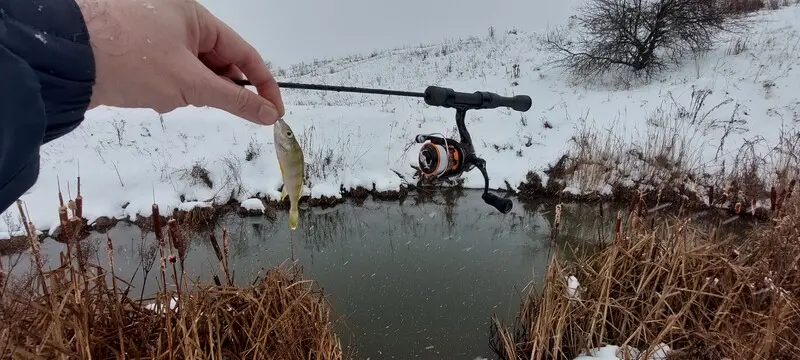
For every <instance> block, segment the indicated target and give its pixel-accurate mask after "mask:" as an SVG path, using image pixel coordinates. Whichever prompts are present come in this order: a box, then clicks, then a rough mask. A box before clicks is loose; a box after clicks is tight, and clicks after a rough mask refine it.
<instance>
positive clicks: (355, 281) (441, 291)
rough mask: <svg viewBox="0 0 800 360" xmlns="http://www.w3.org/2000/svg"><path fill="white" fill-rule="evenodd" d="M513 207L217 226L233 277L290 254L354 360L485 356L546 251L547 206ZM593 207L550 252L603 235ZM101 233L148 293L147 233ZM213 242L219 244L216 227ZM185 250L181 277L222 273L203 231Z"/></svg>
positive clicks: (455, 203) (418, 208)
mask: <svg viewBox="0 0 800 360" xmlns="http://www.w3.org/2000/svg"><path fill="white" fill-rule="evenodd" d="M459 196H463V197H459ZM514 201H515V207H514V210H512V212H511V213H509V214H505V215H503V214H500V213H498V212H497V211H496V210H494V209H493V208H491V207H490V206H488V205H486V204H485V203H484V202H483V201H482V200H481V199H480V192H470V191H465V192H463V195H462V194H459V193H456V192H453V193H445V194H443V195H429V196H426V197H419V198H414V199H410V201H409V200H407V201H405V202H404V203H403V204H402V205H400V204H398V203H396V202H387V203H382V202H373V201H365V202H364V203H363V205H361V206H353V205H340V206H337V207H334V208H330V209H318V208H315V209H304V210H302V211H301V218H300V222H299V224H300V226H299V227H298V229H297V230H296V231H290V230H289V229H288V219H287V216H286V213H285V212H280V211H279V212H278V214H277V217H276V218H275V220H274V221H273V220H269V219H266V218H261V217H255V218H240V217H239V216H237V215H235V214H229V215H226V216H224V217H223V218H222V223H223V224H224V226H225V228H226V229H227V230H228V232H229V235H230V240H231V248H230V251H231V259H230V265H231V267H232V270H233V271H234V274H235V280H236V282H237V283H240V284H245V283H250V282H252V281H253V280H254V279H255V278H256V277H257V276H258V275H259V273H260V272H262V270H263V269H264V268H268V267H272V266H275V265H277V264H279V263H281V262H284V261H286V260H287V259H295V261H297V263H298V264H299V265H302V266H303V267H304V270H305V272H306V275H307V276H309V277H310V278H312V279H314V280H316V281H317V282H318V283H319V284H320V285H321V286H323V287H324V289H325V292H326V293H327V294H328V296H329V299H330V301H331V302H332V304H333V306H334V310H335V311H336V312H337V314H338V315H339V316H340V318H339V320H340V322H339V324H338V325H339V331H340V333H341V334H342V336H343V341H344V342H345V345H348V344H350V345H354V346H355V347H356V350H357V351H358V356H357V358H359V359H366V358H371V359H384V358H386V359H393V358H394V359H412V358H413V359H442V358H448V359H450V358H464V359H474V358H475V357H478V356H483V357H490V356H491V355H492V353H491V351H490V349H489V348H488V338H489V320H490V316H491V315H492V314H497V315H498V316H501V317H505V318H512V317H513V316H514V315H515V313H516V311H517V310H518V306H519V301H520V296H519V292H520V291H522V289H523V288H524V287H526V286H527V285H528V284H529V282H530V281H531V279H533V278H534V277H536V278H541V276H542V275H543V274H544V270H545V266H546V263H547V259H548V253H549V252H550V251H551V246H552V245H553V244H551V240H550V229H551V227H552V226H553V221H554V211H553V209H554V207H555V204H544V203H542V204H539V205H532V206H525V207H523V206H522V204H520V203H517V202H516V200H514ZM597 212H598V210H597V208H596V207H591V206H578V205H569V206H567V205H565V206H564V207H563V208H562V224H561V230H560V236H559V238H558V239H557V241H556V242H555V244H556V246H559V247H563V246H564V245H565V244H572V245H575V244H577V243H580V242H581V241H582V240H583V239H586V238H589V239H594V238H597V231H596V229H594V227H596V226H597V225H598V224H600V223H601V222H602V224H603V225H604V226H606V228H607V229H610V226H611V224H613V221H614V217H613V216H606V217H604V218H603V219H602V221H601V220H600V219H597ZM608 213H612V212H610V211H609V212H608ZM613 213H614V214H616V212H613ZM108 235H109V236H111V237H112V239H113V240H114V244H115V249H114V250H115V253H116V255H115V260H116V265H117V268H118V269H116V271H117V274H122V275H121V276H122V277H123V278H129V277H131V276H133V274H135V277H134V278H133V279H132V284H133V285H134V286H135V288H134V289H132V291H131V293H132V294H136V295H137V296H138V295H139V293H140V292H141V293H143V294H144V296H145V297H147V296H149V295H150V294H152V293H153V292H155V291H156V290H157V284H156V278H158V277H160V275H159V269H158V266H157V262H156V266H155V267H154V268H153V269H152V271H150V272H149V273H148V274H147V278H146V279H147V280H146V281H144V280H145V278H144V273H145V272H144V271H142V269H140V268H139V264H140V261H139V259H140V257H141V256H140V254H141V253H143V252H144V253H146V252H147V249H148V248H149V246H152V244H154V242H155V237H154V234H153V233H152V232H142V231H140V230H139V229H138V228H137V227H135V226H133V225H128V224H120V225H118V226H117V227H115V228H114V229H111V230H110V231H109V232H108ZM216 235H217V238H218V239H221V229H218V231H217V232H216ZM104 242H105V235H103V234H92V235H91V236H90V238H89V239H88V240H87V243H88V244H90V245H91V246H90V247H94V249H93V251H92V255H91V260H90V261H92V262H96V263H99V264H101V265H103V266H107V259H106V256H105V244H104ZM190 244H191V245H190V247H189V251H188V258H187V260H186V272H187V273H188V274H190V275H191V277H192V278H193V279H195V280H197V279H199V280H202V281H206V282H208V281H211V278H212V275H213V274H219V272H220V271H219V269H218V265H217V263H216V260H215V256H214V255H213V254H214V251H213V248H212V247H211V245H210V242H209V240H208V234H205V235H198V234H194V235H192V238H191V240H190ZM97 248H100V250H99V251H97ZM42 249H43V251H44V252H45V253H46V254H48V258H49V259H50V260H51V261H53V260H57V259H58V252H59V251H64V246H63V244H60V243H57V242H55V241H45V242H44V243H43V244H42ZM22 263H26V262H25V261H23V262H22ZM143 282H144V283H145V286H144V288H142V283H143Z"/></svg>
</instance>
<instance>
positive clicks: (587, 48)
mask: <svg viewBox="0 0 800 360" xmlns="http://www.w3.org/2000/svg"><path fill="white" fill-rule="evenodd" d="M733 20H734V18H733V17H731V14H730V12H729V11H727V8H726V7H725V6H722V5H719V4H717V3H716V2H713V1H707V0H591V1H590V2H588V3H587V4H586V5H584V6H583V7H582V9H581V10H580V13H579V15H578V16H577V18H576V21H577V26H578V27H579V29H578V30H577V31H576V30H565V29H556V30H554V31H551V32H549V33H548V34H547V35H546V36H545V37H544V38H543V39H542V41H541V44H542V46H543V47H544V49H545V50H548V51H552V52H554V53H555V54H557V57H556V59H555V60H554V63H555V64H558V65H560V66H563V67H565V68H566V69H568V70H569V71H570V72H572V73H573V74H574V75H576V76H580V77H596V76H601V75H604V74H606V73H608V72H609V71H612V70H618V69H628V70H632V71H633V73H637V74H642V73H643V74H644V75H646V76H649V75H652V74H654V73H655V72H657V71H659V70H661V69H664V68H666V67H667V66H668V65H669V64H670V63H677V62H678V61H679V60H680V58H681V57H682V56H684V55H686V54H698V53H702V52H705V51H707V50H708V49H710V48H711V47H712V45H713V42H714V40H715V38H716V35H717V34H718V33H719V32H720V31H728V30H732V29H733V28H734V24H735V23H736V22H735V21H733ZM573 33H574V34H575V35H574V36H575V37H574V38H573V37H572V34H573Z"/></svg>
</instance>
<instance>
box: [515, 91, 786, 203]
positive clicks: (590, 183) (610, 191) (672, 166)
mask: <svg viewBox="0 0 800 360" xmlns="http://www.w3.org/2000/svg"><path fill="white" fill-rule="evenodd" d="M710 95H711V92H710V91H709V90H707V89H695V90H694V91H693V92H692V95H691V101H690V102H689V104H688V105H681V104H678V102H677V101H676V100H675V99H670V100H668V102H667V103H665V104H664V106H662V107H661V108H659V109H657V110H656V111H655V112H653V113H651V114H650V115H649V117H648V118H647V119H644V120H643V121H644V122H646V124H644V125H645V126H644V127H645V130H644V131H641V132H637V133H632V134H628V136H627V137H624V136H620V135H619V133H620V132H624V131H625V130H626V129H624V128H622V127H621V126H622V124H614V125H613V126H612V128H610V129H597V128H594V127H592V126H591V125H590V124H588V123H587V122H586V120H585V119H583V120H582V121H581V122H582V123H583V127H581V128H579V129H578V131H577V132H576V134H575V135H574V136H573V138H572V139H571V148H570V149H569V151H568V153H567V154H565V157H564V158H562V159H561V160H560V161H559V162H558V163H557V164H554V165H553V166H552V167H551V170H558V171H555V175H553V174H548V175H549V177H550V179H549V180H548V181H549V182H554V181H553V180H554V178H555V180H557V181H558V182H560V183H561V184H563V186H568V187H571V188H573V189H575V188H577V189H579V190H581V191H582V192H583V195H580V196H567V195H565V194H560V190H561V189H556V190H559V194H555V195H560V196H563V197H564V198H566V199H570V198H571V197H574V198H578V199H582V198H612V197H613V198H615V199H617V200H620V201H627V200H628V199H629V198H630V197H631V196H633V195H635V194H636V192H637V191H636V190H641V191H643V192H644V196H645V198H646V200H647V201H648V204H649V205H653V204H657V203H665V202H672V203H675V204H680V206H682V207H685V208H688V209H700V208H707V207H714V208H722V209H725V210H728V211H730V212H734V213H737V214H738V213H741V212H742V211H746V210H752V209H754V208H757V210H759V211H763V210H766V209H767V208H769V207H770V206H771V204H770V200H773V199H771V194H770V191H771V190H772V189H773V188H775V191H777V192H779V193H789V192H791V191H792V189H793V187H794V185H795V183H794V181H795V180H796V179H797V178H798V176H800V158H798V156H797V154H798V149H800V136H798V135H797V134H796V133H797V128H796V127H785V128H784V127H782V128H781V129H779V130H778V131H779V135H780V136H779V139H778V141H777V143H775V144H768V143H766V140H764V139H763V138H753V139H743V138H742V139H743V141H742V145H741V146H738V147H735V148H732V147H731V146H730V142H731V141H732V140H730V139H731V138H732V137H742V136H744V135H743V134H744V129H745V128H746V121H745V120H743V119H742V118H741V114H740V113H741V111H742V110H741V109H740V107H739V106H738V105H737V104H731V100H725V101H722V102H719V103H710V100H709V96H710ZM728 105H733V106H731V108H732V112H731V114H730V115H729V117H728V118H723V119H720V118H716V117H715V116H713V115H711V114H712V113H713V112H714V111H716V110H718V109H720V108H722V107H723V106H728ZM718 129H721V130H722V131H723V132H722V133H721V137H720V139H719V142H718V143H717V142H715V143H713V144H711V143H706V138H705V135H703V134H704V132H707V131H712V130H718ZM726 140H727V141H726ZM708 146H710V147H711V148H712V149H708V148H706V147H708ZM757 149H770V150H769V151H768V152H766V153H764V152H761V151H757ZM709 150H711V151H714V158H713V159H711V160H708V159H703V157H702V156H701V155H702V153H704V152H706V153H707V152H708V151H709ZM726 154H730V159H729V161H727V163H726V161H723V159H724V158H725V157H726V156H727V155H726ZM529 181H530V179H529ZM562 188H563V187H562ZM522 190H524V189H522V187H521V191H522ZM541 190H542V191H544V189H541ZM754 203H755V204H756V207H753V204H754ZM737 206H739V207H741V210H742V211H737V210H736V207H737Z"/></svg>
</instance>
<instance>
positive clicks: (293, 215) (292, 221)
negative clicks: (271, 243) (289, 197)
mask: <svg viewBox="0 0 800 360" xmlns="http://www.w3.org/2000/svg"><path fill="white" fill-rule="evenodd" d="M299 217H300V210H299V209H298V207H297V204H292V206H291V207H290V208H289V227H290V228H292V230H294V229H297V219H298V218H299Z"/></svg>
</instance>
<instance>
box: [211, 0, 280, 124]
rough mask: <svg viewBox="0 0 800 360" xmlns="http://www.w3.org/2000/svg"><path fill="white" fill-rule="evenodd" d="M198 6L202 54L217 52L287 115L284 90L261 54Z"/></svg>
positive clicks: (259, 92)
mask: <svg viewBox="0 0 800 360" xmlns="http://www.w3.org/2000/svg"><path fill="white" fill-rule="evenodd" d="M197 6H198V20H199V22H200V49H199V51H200V52H201V53H204V52H212V51H213V52H214V53H215V54H216V56H218V57H219V59H221V60H223V61H224V62H227V63H230V64H233V65H236V67H238V68H239V69H240V70H241V71H242V73H243V74H244V75H245V76H247V79H248V80H249V81H250V83H251V84H253V86H255V88H256V90H257V91H258V94H259V95H261V96H262V97H264V98H265V99H267V100H269V101H270V102H271V103H272V104H274V105H275V108H276V109H277V110H278V115H279V116H283V115H284V113H285V109H284V105H283V99H282V98H281V93H280V88H278V83H277V81H276V80H275V78H274V77H273V76H272V74H271V73H270V71H269V69H268V68H267V65H266V64H265V63H264V60H263V59H262V58H261V55H259V54H258V52H257V51H256V50H255V49H254V48H253V47H252V46H251V45H250V44H248V43H247V42H246V41H244V39H242V38H241V36H239V35H238V34H237V33H236V32H234V31H233V29H231V28H230V27H228V25H226V24H225V23H223V22H222V21H220V20H219V19H217V18H216V17H215V16H214V15H212V14H211V13H210V12H209V11H208V10H206V9H205V8H203V7H202V6H201V5H199V4H198V5H197Z"/></svg>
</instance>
